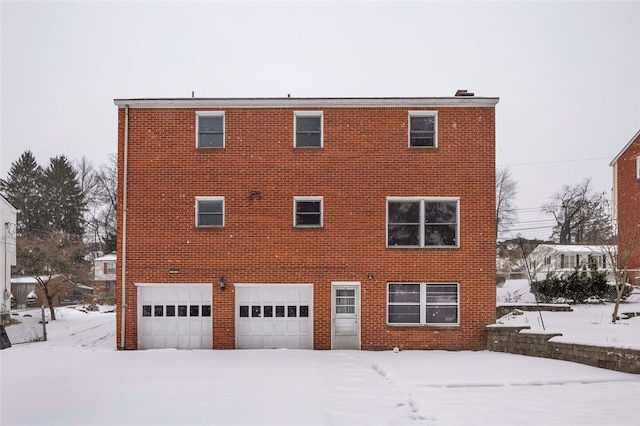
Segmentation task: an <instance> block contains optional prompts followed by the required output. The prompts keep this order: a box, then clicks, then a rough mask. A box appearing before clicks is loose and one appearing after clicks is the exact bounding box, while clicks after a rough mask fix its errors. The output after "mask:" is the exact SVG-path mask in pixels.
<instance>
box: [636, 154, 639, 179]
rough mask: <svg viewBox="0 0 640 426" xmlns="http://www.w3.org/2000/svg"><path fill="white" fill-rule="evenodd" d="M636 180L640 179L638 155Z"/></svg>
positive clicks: (637, 158)
mask: <svg viewBox="0 0 640 426" xmlns="http://www.w3.org/2000/svg"><path fill="white" fill-rule="evenodd" d="M636 180H640V157H636Z"/></svg>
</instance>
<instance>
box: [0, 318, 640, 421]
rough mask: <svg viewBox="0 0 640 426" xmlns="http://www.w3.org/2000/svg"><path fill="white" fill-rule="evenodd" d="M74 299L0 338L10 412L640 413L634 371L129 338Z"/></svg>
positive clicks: (50, 416)
mask: <svg viewBox="0 0 640 426" xmlns="http://www.w3.org/2000/svg"><path fill="white" fill-rule="evenodd" d="M589 308H591V307H589ZM60 313H61V319H60V320H58V321H55V322H50V323H49V329H48V334H49V340H48V341H47V342H38V343H29V344H21V345H14V346H13V347H11V348H8V349H5V350H2V351H0V372H1V376H0V380H1V387H0V401H1V405H0V410H1V411H0V424H2V425H4V426H11V425H144V424H156V425H162V424H165V425H409V424H424V425H462V424H469V425H472V424H473V425H481V424H492V425H506V424H518V425H529V424H535V425H542V424H544V425H602V424H629V425H630V424H640V409H638V404H639V403H640V376H637V375H633V374H625V373H618V372H613V371H609V370H604V369H598V368H594V367H589V366H584V365H580V364H573V363H569V362H564V361H555V360H547V359H539V358H531V357H526V356H518V355H509V354H501V353H492V352H487V351H482V352H444V351H402V352H399V353H394V352H391V351H389V352H365V351H291V350H242V351H220V350H213V351H177V350H155V351H130V352H129V351H127V352H123V351H115V349H114V346H115V314H113V313H98V312H90V313H83V312H80V311H75V310H73V309H61V310H60ZM572 314H576V312H570V313H565V314H564V315H569V316H570V315H572ZM536 315H537V313H536ZM544 315H545V316H544V318H545V319H546V315H547V314H544ZM593 315H594V313H593V312H588V313H587V314H586V316H583V315H582V314H581V313H579V312H578V313H577V317H583V318H585V317H586V318H587V319H589V318H591V317H593ZM574 318H576V317H574ZM595 319H597V314H596V317H594V321H587V322H588V323H589V322H597V321H595ZM518 321H523V320H521V319H519V320H518ZM529 321H531V322H532V323H534V322H535V320H534V319H530V320H529ZM549 322H553V321H552V320H549ZM583 322H584V321H583ZM604 322H606V319H605V320H603V321H602V323H604ZM627 323H628V324H627V326H626V327H629V328H630V329H633V330H635V331H636V332H637V331H639V330H640V327H639V325H640V317H639V318H632V319H630V320H628V321H627ZM557 324H558V326H559V324H560V323H557ZM596 325H597V324H590V325H584V327H583V328H587V329H588V328H595V327H594V326H596ZM554 326H555V324H554ZM603 327H604V326H603ZM614 327H615V326H614ZM622 327H623V326H621V327H620V329H621V328H622ZM572 328H576V329H578V328H580V327H578V326H572ZM620 336H622V334H620ZM639 339H640V334H635V335H632V334H631V333H630V334H629V336H627V335H625V336H623V337H618V338H617V339H616V340H617V341H622V340H630V341H631V343H629V345H631V346H633V345H634V344H637V343H638V342H637V341H638V340H639ZM634 341H635V343H634ZM639 346H640V345H639Z"/></svg>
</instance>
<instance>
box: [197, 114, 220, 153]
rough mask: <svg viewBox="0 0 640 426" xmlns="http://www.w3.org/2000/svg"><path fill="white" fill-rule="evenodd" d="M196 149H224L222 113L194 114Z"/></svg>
mask: <svg viewBox="0 0 640 426" xmlns="http://www.w3.org/2000/svg"><path fill="white" fill-rule="evenodd" d="M196 147H198V148H224V112H221V111H198V112H196Z"/></svg>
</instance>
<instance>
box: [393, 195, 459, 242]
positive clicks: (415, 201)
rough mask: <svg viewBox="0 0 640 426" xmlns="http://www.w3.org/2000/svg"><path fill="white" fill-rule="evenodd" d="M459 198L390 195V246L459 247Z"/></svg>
mask: <svg viewBox="0 0 640 426" xmlns="http://www.w3.org/2000/svg"><path fill="white" fill-rule="evenodd" d="M459 203H460V200H459V199H458V198H421V197H408V198H399V197H388V198H387V247H459V245H460V238H459V233H460V230H459V223H458V222H459V221H458V217H459V212H458V210H459Z"/></svg>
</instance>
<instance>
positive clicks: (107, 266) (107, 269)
mask: <svg viewBox="0 0 640 426" xmlns="http://www.w3.org/2000/svg"><path fill="white" fill-rule="evenodd" d="M104 273H105V274H115V273H116V263H115V262H104Z"/></svg>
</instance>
